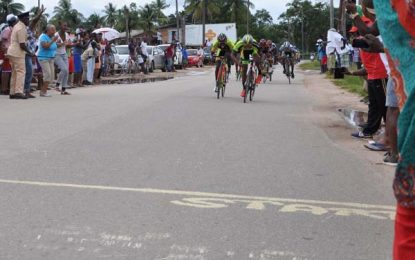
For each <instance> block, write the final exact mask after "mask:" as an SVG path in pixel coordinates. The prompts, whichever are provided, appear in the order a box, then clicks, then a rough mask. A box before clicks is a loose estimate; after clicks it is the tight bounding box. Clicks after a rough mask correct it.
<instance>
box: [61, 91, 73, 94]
mask: <svg viewBox="0 0 415 260" xmlns="http://www.w3.org/2000/svg"><path fill="white" fill-rule="evenodd" d="M70 94H71V93H69V92H66V91H63V92H61V95H70Z"/></svg>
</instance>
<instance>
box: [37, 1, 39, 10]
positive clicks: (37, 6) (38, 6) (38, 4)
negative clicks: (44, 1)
mask: <svg viewBox="0 0 415 260" xmlns="http://www.w3.org/2000/svg"><path fill="white" fill-rule="evenodd" d="M37 9H38V10H39V9H40V0H37Z"/></svg>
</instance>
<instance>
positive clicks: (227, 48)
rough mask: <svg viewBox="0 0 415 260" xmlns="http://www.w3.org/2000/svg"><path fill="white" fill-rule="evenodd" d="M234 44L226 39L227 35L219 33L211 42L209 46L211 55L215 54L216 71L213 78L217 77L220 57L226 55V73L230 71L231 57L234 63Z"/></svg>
mask: <svg viewBox="0 0 415 260" xmlns="http://www.w3.org/2000/svg"><path fill="white" fill-rule="evenodd" d="M233 48H234V44H233V42H232V41H231V40H230V39H228V37H227V36H226V35H225V34H224V33H221V34H219V36H218V38H217V40H216V41H215V42H214V43H213V45H212V48H211V53H212V56H216V71H215V79H217V78H218V72H219V67H220V57H226V59H227V65H228V69H227V71H228V73H230V71H231V59H232V60H233V61H234V62H235V63H236V62H237V61H236V59H235V56H234V55H233V52H232V50H233ZM218 91H219V88H218V86H216V88H215V92H218Z"/></svg>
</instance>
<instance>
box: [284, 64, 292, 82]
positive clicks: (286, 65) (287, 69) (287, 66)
mask: <svg viewBox="0 0 415 260" xmlns="http://www.w3.org/2000/svg"><path fill="white" fill-rule="evenodd" d="M285 75H286V76H287V78H288V84H291V72H290V64H289V63H288V60H286V62H285Z"/></svg>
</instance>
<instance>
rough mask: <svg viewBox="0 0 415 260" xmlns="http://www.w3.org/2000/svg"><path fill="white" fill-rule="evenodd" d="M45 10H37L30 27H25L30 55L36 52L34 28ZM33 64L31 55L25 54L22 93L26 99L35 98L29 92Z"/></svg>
mask: <svg viewBox="0 0 415 260" xmlns="http://www.w3.org/2000/svg"><path fill="white" fill-rule="evenodd" d="M45 10H46V9H45V8H44V7H43V5H42V6H41V8H40V9H39V10H38V12H37V14H36V16H35V17H34V18H33V19H32V21H31V22H30V25H29V26H28V27H27V43H26V44H27V48H28V49H29V50H30V52H31V53H35V52H36V48H37V39H36V36H35V33H36V26H37V23H38V22H39V20H40V18H41V17H42V15H43V13H44V12H45ZM33 64H36V57H34V56H33V55H29V54H26V58H25V65H26V75H25V82H24V92H25V94H26V97H28V98H35V96H34V95H32V94H31V93H30V92H31V90H32V89H31V83H32V78H33Z"/></svg>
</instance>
